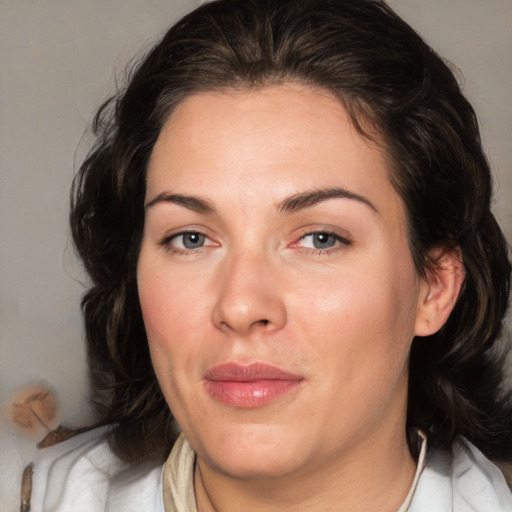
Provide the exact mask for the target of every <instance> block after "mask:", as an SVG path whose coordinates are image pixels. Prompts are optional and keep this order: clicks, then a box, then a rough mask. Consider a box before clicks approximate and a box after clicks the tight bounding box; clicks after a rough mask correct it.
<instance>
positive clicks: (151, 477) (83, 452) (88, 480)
mask: <svg viewBox="0 0 512 512" xmlns="http://www.w3.org/2000/svg"><path fill="white" fill-rule="evenodd" d="M107 432H108V427H102V428H98V429H94V430H91V431H89V432H86V433H83V434H79V435H77V436H75V437H73V438H71V439H68V440H67V441H64V442H63V443H59V444H57V445H55V446H52V447H50V448H45V449H43V450H41V453H40V457H39V460H37V461H36V463H35V465H34V472H33V476H32V493H31V500H30V501H31V509H30V510H31V511H32V512H50V511H51V512H69V511H70V510H73V511H74V512H96V511H98V512H99V511H101V512H105V511H109V512H121V511H122V512H129V511H135V510H137V511H139V510H146V511H148V512H163V511H164V509H163V499H162V471H163V465H162V464H159V463H157V462H150V463H145V464H139V465H134V466H128V465H126V464H125V463H124V462H123V461H122V460H121V459H119V458H118V457H116V456H115V455H114V454H113V453H112V452H111V450H110V448H109V446H108V442H107V436H106V434H107Z"/></svg>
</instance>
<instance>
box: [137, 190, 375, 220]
mask: <svg viewBox="0 0 512 512" xmlns="http://www.w3.org/2000/svg"><path fill="white" fill-rule="evenodd" d="M329 199H351V200H354V201H359V202H360V203H363V204H364V205H366V206H368V207H369V208H371V209H372V210H373V211H374V212H376V213H379V211H378V210H377V208H376V207H375V206H374V205H373V203H372V202H371V201H370V200H368V199H366V197H364V196H361V195H359V194H355V193H354V192H350V191H349V190H346V189H344V188H339V187H334V188H325V189H315V190H308V191H305V192H299V193H298V194H293V195H292V196H289V197H287V198H285V199H284V200H283V201H281V202H280V203H279V205H278V207H277V210H278V211H279V212H282V213H293V212H296V211H299V210H304V209H306V208H311V207H313V206H315V205H317V204H319V203H322V202H324V201H328V200H329ZM160 203H173V204H177V205H178V206H183V207H184V208H187V209H189V210H192V211H195V212H197V213H202V214H205V215H213V214H215V213H216V211H217V210H216V209H215V207H214V206H213V204H212V203H210V202H209V201H206V200H205V199H200V198H198V197H193V196H187V195H183V194H171V193H169V192H162V193H160V194H158V195H157V196H156V197H155V198H153V199H152V200H151V201H150V202H149V203H148V204H146V205H145V206H144V210H148V209H149V208H151V207H153V206H155V205H156V204H160Z"/></svg>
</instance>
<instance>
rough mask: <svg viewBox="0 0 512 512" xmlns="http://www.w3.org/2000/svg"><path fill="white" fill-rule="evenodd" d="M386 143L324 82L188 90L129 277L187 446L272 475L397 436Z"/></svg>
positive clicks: (411, 290)
mask: <svg viewBox="0 0 512 512" xmlns="http://www.w3.org/2000/svg"><path fill="white" fill-rule="evenodd" d="M386 162H387V160H386V155H385V154H384V153H383V151H382V150H381V149H379V148H378V147H377V146H376V145H374V144H373V143H372V142H370V141H369V140H367V139H366V138H364V137H362V136H361V135H360V134H359V133H358V132H357V131H356V130H355V128H354V127H353V126H352V124H351V122H350V121H349V118H348V115H347V113H346V111H345V110H344V108H343V107H342V105H341V104H340V103H339V101H337V100H336V99H335V98H334V97H333V96H331V95H330V94H329V93H327V92H325V91H321V90H313V89H310V88H306V87H301V86H299V85H292V84H289V85H281V86H275V87H268V88H264V89H258V90H255V91H247V92H243V93H242V92H232V93H229V92H226V93H200V94H197V95H193V96H191V97H189V98H188V99H186V100H184V101H183V102H182V103H181V104H180V106H179V107H178V108H177V110H176V111H175V112H174V114H173V115H172V117H171V118H170V119H169V120H168V121H167V123H166V125H165V126H164V128H163V130H162V132H161V133H160V136H159V138H158V141H157V143H156V145H155V147H154V151H153V153H152V157H151V160H150V164H149V169H148V177H147V197H146V218H145V226H144V235H143V241H142V247H141V252H140V257H139V262H138V275H137V278H138V287H139V296H140V303H141V306H142V312H143V316H144V322H145V326H146V330H147V335H148V339H149V346H150V351H151V357H152V361H153V365H154V368H155V371H156V375H157V378H158V380H159V382H160V385H161V388H162V390H163V393H164V395H165V398H166V400H167V402H168V404H169V406H170V408H171V409H172V412H173V413H174V415H175V417H176V419H177V421H178V423H179V424H180V426H181V428H182V430H183V432H184V433H185V435H186V436H187V438H188V439H189V441H190V443H191V444H192V446H193V448H194V449H195V450H196V452H197V454H198V458H199V461H200V462H201V463H203V464H206V465H208V466H209V467H210V468H215V469H216V470H218V471H222V472H223V473H225V474H229V475H234V476H237V477H243V478H247V477H258V478H260V477H265V476H268V477H277V476H285V475H293V474H298V473H301V472H305V471H308V470H309V469H313V468H318V467H319V466H320V465H322V464H329V463H331V462H332V461H338V460H342V459H343V458H345V459H346V458H349V457H351V456H352V455H353V454H357V453H360V451H361V450H363V449H367V448H368V447H372V449H373V447H374V446H375V443H382V442H387V441H386V440H389V439H397V438H399V439H400V438H404V437H405V414H406V413H405V411H406V397H407V364H408V353H409V349H410V344H411V340H412V338H413V336H414V333H415V322H416V319H417V308H418V300H419V299H418V297H419V295H420V291H421V290H422V281H421V279H420V278H419V277H418V275H417V273H416V271H415V268H414V264H413V261H412V257H411V254H410V251H409V246H408V240H407V225H406V216H405V210H404V205H403V204H402V201H401V199H400V197H399V196H398V194H397V192H396V191H395V189H394V188H393V186H392V185H391V183H390V179H389V175H390V170H389V169H388V165H387V163H386Z"/></svg>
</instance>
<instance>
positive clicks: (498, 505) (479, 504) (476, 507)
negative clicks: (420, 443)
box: [409, 438, 512, 512]
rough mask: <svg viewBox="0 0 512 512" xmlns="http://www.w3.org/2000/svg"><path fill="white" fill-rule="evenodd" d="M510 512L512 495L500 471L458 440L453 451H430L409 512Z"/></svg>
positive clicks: (463, 441)
mask: <svg viewBox="0 0 512 512" xmlns="http://www.w3.org/2000/svg"><path fill="white" fill-rule="evenodd" d="M491 510H492V511H493V512H510V511H512V492H511V490H510V488H509V487H508V485H507V483H506V481H505V477H504V476H503V474H502V473H501V471H500V470H499V469H498V468H497V467H496V466H495V465H494V464H493V463H492V462H491V461H490V460H489V459H487V458H486V457H485V456H484V455H483V454H482V452H480V450H478V448H476V447H475V446H474V445H472V444H471V443H470V442H469V441H467V440H465V439H463V438H461V439H460V440H458V441H457V442H456V443H455V444H454V446H453V449H452V452H451V453H449V452H444V451H442V450H430V451H429V454H428V459H427V464H426V467H425V469H424V470H423V473H422V474H421V477H420V479H419V481H418V486H417V488H416V492H415V494H414V498H413V501H412V504H411V507H410V509H409V511H410V512H424V511H428V512H445V511H446V512H452V511H453V512H489V511H491Z"/></svg>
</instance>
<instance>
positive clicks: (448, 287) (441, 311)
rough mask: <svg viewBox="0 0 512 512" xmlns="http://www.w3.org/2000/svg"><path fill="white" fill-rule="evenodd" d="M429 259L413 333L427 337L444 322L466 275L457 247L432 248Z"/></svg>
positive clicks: (453, 305)
mask: <svg viewBox="0 0 512 512" xmlns="http://www.w3.org/2000/svg"><path fill="white" fill-rule="evenodd" d="M428 257H429V260H430V261H432V262H433V265H432V267H431V268H430V269H427V270H426V275H425V277H424V278H423V279H422V281H421V284H420V293H419V297H418V310H417V313H416V323H415V325H414V334H415V336H429V335H431V334H434V333H436V332H437V331H438V330H439V329H441V327H442V326H443V325H444V323H445V322H446V320H448V317H449V316H450V313H451V312H452V310H453V308H454V307H455V303H456V302H457V299H458V297H459V293H460V290H461V288H462V283H463V282H464V278H465V276H466V271H465V269H464V264H463V263H462V254H461V251H460V249H458V248H456V249H452V250H446V249H440V248H436V249H432V250H431V251H430V252H429V254H428Z"/></svg>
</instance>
